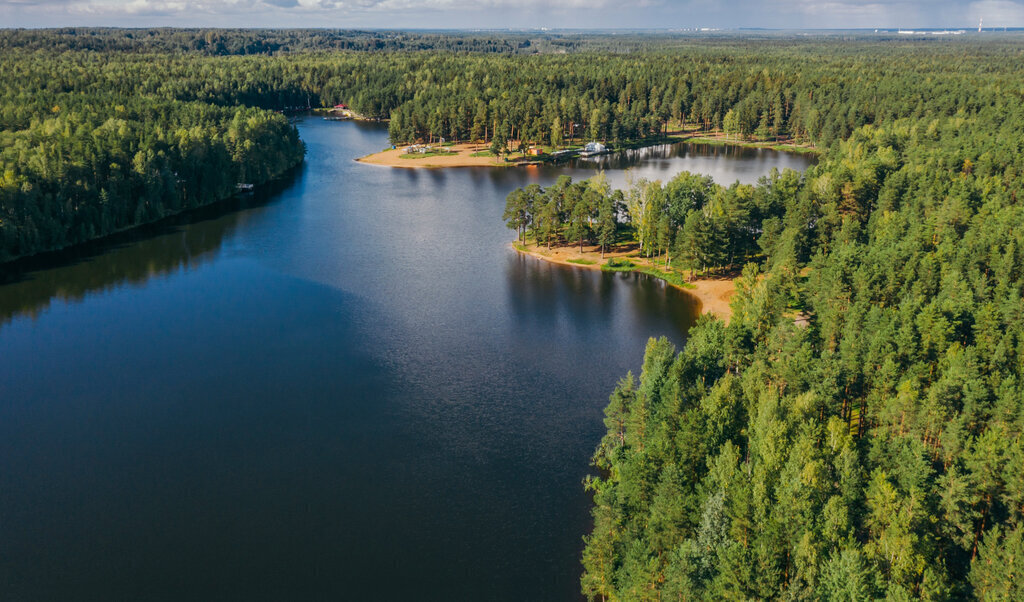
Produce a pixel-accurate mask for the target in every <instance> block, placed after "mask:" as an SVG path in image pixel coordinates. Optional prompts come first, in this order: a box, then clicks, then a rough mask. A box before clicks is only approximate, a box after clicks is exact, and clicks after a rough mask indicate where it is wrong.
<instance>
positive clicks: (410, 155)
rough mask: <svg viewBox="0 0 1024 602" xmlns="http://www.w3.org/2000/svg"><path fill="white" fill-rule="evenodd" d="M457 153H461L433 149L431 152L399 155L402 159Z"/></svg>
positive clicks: (447, 155)
mask: <svg viewBox="0 0 1024 602" xmlns="http://www.w3.org/2000/svg"><path fill="white" fill-rule="evenodd" d="M457 154H459V153H456V152H454V151H445V150H433V151H430V152H429V153H406V154H404V155H399V158H400V159H426V158H427V157H450V156H452V155H457Z"/></svg>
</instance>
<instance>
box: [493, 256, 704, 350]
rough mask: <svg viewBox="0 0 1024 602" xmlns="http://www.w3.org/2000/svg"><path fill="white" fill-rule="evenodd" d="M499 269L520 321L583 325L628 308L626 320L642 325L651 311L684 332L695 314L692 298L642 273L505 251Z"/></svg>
mask: <svg viewBox="0 0 1024 602" xmlns="http://www.w3.org/2000/svg"><path fill="white" fill-rule="evenodd" d="M505 273H506V275H507V277H508V281H509V287H508V292H509V305H510V307H511V308H512V310H513V311H514V312H515V315H516V318H517V319H518V320H519V321H520V323H531V324H533V325H535V326H540V327H548V328H553V327H555V326H557V325H558V324H559V323H562V322H568V323H569V324H571V325H572V326H573V327H574V328H576V329H580V330H587V329H590V328H593V325H594V324H595V323H608V322H611V321H612V318H613V317H614V315H615V314H616V313H617V312H622V311H630V312H632V314H633V315H632V316H631V318H632V323H633V324H635V325H638V326H639V327H641V329H642V330H645V328H643V327H644V325H645V324H646V323H647V322H649V321H651V317H652V316H657V317H659V319H663V320H665V321H667V322H669V323H670V324H671V325H672V327H673V328H672V329H671V331H672V332H674V333H685V332H687V331H688V330H689V329H690V327H691V326H692V325H693V324H694V323H695V322H696V321H697V318H698V317H699V316H700V301H699V300H698V299H697V298H696V297H694V296H693V295H690V294H689V293H687V292H686V291H681V290H679V289H677V288H675V287H672V286H669V285H668V284H666V283H665V281H663V280H660V279H658V278H654V277H652V276H648V275H647V274H639V273H635V272H634V273H622V272H618V273H616V272H601V271H598V270H591V269H586V268H576V267H572V266H565V265H558V264H552V263H548V262H545V261H543V260H540V259H537V258H534V257H529V256H527V255H522V254H520V253H516V254H513V255H510V256H509V260H508V263H507V265H506V267H505ZM617 283H619V284H617ZM621 284H627V285H628V286H621ZM623 295H628V296H629V297H630V298H629V299H628V301H627V300H626V299H623V298H622V296H623ZM675 342H676V343H677V344H679V343H681V341H678V340H677V341H675Z"/></svg>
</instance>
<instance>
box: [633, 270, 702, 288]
mask: <svg viewBox="0 0 1024 602" xmlns="http://www.w3.org/2000/svg"><path fill="white" fill-rule="evenodd" d="M636 271H637V272H640V273H642V274H647V275H648V276H654V277H655V278H661V279H662V280H664V281H665V282H668V283H669V284H672V285H674V286H678V287H680V288H697V287H696V286H694V285H692V284H690V283H689V282H687V281H686V280H685V279H684V278H683V275H682V274H681V273H680V272H666V271H665V270H662V269H659V268H656V267H653V266H641V267H639V268H637V269H636Z"/></svg>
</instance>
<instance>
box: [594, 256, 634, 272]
mask: <svg viewBox="0 0 1024 602" xmlns="http://www.w3.org/2000/svg"><path fill="white" fill-rule="evenodd" d="M635 269H636V264H635V263H633V262H632V261H630V260H628V259H621V258H618V257H613V258H611V259H609V260H608V261H606V262H605V264H604V265H602V266H601V270H603V271H605V272H632V271H633V270H635Z"/></svg>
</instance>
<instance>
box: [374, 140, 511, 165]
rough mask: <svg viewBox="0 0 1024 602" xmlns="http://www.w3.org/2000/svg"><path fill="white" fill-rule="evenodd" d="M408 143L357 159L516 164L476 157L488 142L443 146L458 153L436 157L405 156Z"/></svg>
mask: <svg viewBox="0 0 1024 602" xmlns="http://www.w3.org/2000/svg"><path fill="white" fill-rule="evenodd" d="M406 146H407V145H402V146H399V147H398V148H394V149H388V150H385V151H381V152H379V153H373V154H372V155H366V156H365V157H360V158H358V159H356V161H359V162H360V163H369V164H370V165H385V166H387V167H409V168H417V167H496V166H505V165H516V163H511V162H509V163H506V162H505V161H504V160H502V159H496V158H495V157H493V156H490V155H488V156H486V157H474V156H473V153H477V152H480V151H486V150H487V149H488V148H489V146H488V145H486V144H470V143H465V144H456V145H454V146H446V147H442V148H444V150H446V151H452V152H455V153H457V154H455V155H439V156H434V157H403V156H402V155H404V154H405V150H404V149H405V147H406Z"/></svg>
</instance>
